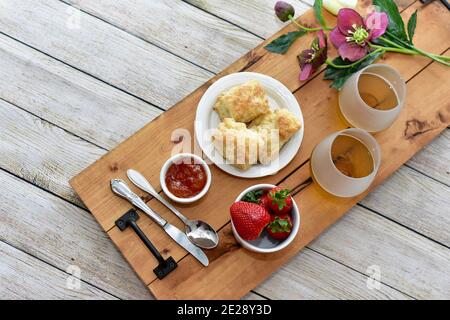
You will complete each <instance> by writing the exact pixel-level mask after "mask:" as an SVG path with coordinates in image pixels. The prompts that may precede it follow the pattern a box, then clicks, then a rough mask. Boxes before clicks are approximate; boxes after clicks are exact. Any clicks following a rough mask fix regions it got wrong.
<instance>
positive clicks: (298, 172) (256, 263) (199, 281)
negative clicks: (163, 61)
mask: <svg viewBox="0 0 450 320" xmlns="http://www.w3.org/2000/svg"><path fill="white" fill-rule="evenodd" d="M396 2H397V4H398V6H399V8H400V9H401V10H402V16H403V19H404V20H405V21H406V20H407V19H409V17H410V16H411V14H412V13H413V12H414V11H415V10H416V9H418V25H417V29H416V35H415V44H416V45H417V46H418V47H420V48H422V49H424V50H426V51H431V52H434V53H439V54H442V53H447V54H448V52H447V51H448V49H449V46H450V25H449V24H448V21H449V20H450V13H449V11H448V10H447V9H446V8H445V7H444V6H443V5H442V4H441V3H439V2H437V1H435V2H433V3H431V4H429V5H422V4H421V3H420V2H419V1H414V0H399V1H396ZM369 5H370V2H368V1H361V2H360V3H359V6H360V8H359V10H360V11H361V12H362V13H364V9H365V8H366V7H367V6H369ZM325 17H326V19H327V22H328V24H329V25H335V19H336V18H335V17H334V16H332V15H330V14H328V13H325ZM299 20H300V21H301V22H302V23H303V24H304V25H310V26H315V25H316V22H315V20H314V15H313V13H312V11H308V12H307V13H305V14H304V15H303V16H302V17H300V18H299ZM293 30H294V27H293V26H292V25H288V26H287V27H285V28H284V29H283V30H281V31H280V32H278V33H277V34H275V35H274V36H273V37H271V38H270V39H268V40H267V41H265V42H264V43H262V44H261V45H260V46H258V47H257V48H255V49H254V50H252V51H250V52H249V53H247V54H246V55H245V56H244V57H242V58H241V59H239V60H238V61H236V62H235V63H234V64H232V65H231V66H230V67H228V68H227V69H226V70H224V71H223V72H221V73H220V74H218V75H217V76H216V77H214V78H213V79H211V80H209V81H208V82H207V83H205V84H204V85H203V86H201V87H200V88H198V89H197V90H196V91H194V92H193V93H192V94H191V95H189V96H188V97H186V98H185V99H184V100H182V101H181V102H179V103H178V104H177V105H175V106H174V107H172V108H171V109H170V110H169V111H167V112H165V113H163V114H162V115H160V116H159V117H158V118H157V119H155V120H154V121H152V122H151V123H149V124H147V125H146V126H145V127H144V128H142V129H141V130H140V131H138V132H137V133H136V134H134V135H133V136H132V137H130V138H129V139H127V140H126V141H125V142H123V143H122V144H120V145H119V146H118V147H116V148H115V149H114V150H112V151H110V152H109V153H108V154H106V155H105V156H103V157H102V158H101V159H100V160H98V161H97V162H95V163H94V164H93V165H91V166H90V167H88V168H87V169H85V170H84V171H83V172H81V173H80V174H79V175H77V176H76V177H74V178H73V179H72V180H71V185H72V187H73V188H74V189H75V190H76V192H77V193H78V194H79V196H80V197H81V199H82V200H83V202H84V203H85V204H86V206H87V207H88V208H89V210H90V211H91V212H92V214H93V215H94V216H95V218H96V219H97V221H98V222H99V224H100V225H101V226H102V227H103V229H104V230H105V232H107V233H108V235H109V236H110V238H111V240H112V241H113V242H114V244H115V245H116V246H117V248H118V249H119V250H120V251H121V252H122V254H123V255H124V256H125V258H126V259H127V261H128V262H129V263H130V265H131V266H132V268H133V269H134V270H135V272H136V273H137V274H138V276H139V277H140V278H141V279H142V281H143V282H144V283H145V285H146V286H147V287H148V288H149V290H150V291H151V292H152V293H153V294H154V295H155V297H156V298H159V299H236V298H240V297H242V296H243V295H245V294H246V293H247V292H248V291H249V290H251V289H253V288H254V287H256V286H257V285H258V284H259V283H260V282H261V281H263V280H264V279H265V278H267V277H268V276H269V275H270V274H271V273H273V272H274V271H276V270H277V269H278V268H279V267H280V266H282V265H283V264H284V263H285V262H287V261H288V260H289V259H291V258H292V257H293V256H294V255H296V254H297V253H298V252H299V250H301V249H302V248H303V247H304V246H305V245H307V244H308V243H309V242H310V241H311V240H313V239H314V238H316V237H317V236H318V235H319V234H320V233H322V232H323V231H324V230H325V229H326V228H328V227H329V226H330V225H331V224H333V223H334V222H335V221H336V220H338V219H339V218H340V217H342V216H343V215H344V213H345V212H346V211H347V210H348V209H350V208H351V207H352V206H353V205H355V204H356V203H357V202H358V201H359V200H361V199H362V198H363V197H364V196H365V194H367V193H368V192H370V190H368V191H367V192H366V193H365V194H363V195H361V196H358V197H355V198H345V199H344V198H335V197H331V196H328V195H326V194H323V193H322V192H321V191H320V190H319V189H318V188H317V186H315V185H314V184H310V185H307V186H306V187H305V188H299V186H301V185H303V184H304V183H305V182H306V181H309V180H310V169H309V157H310V154H311V151H312V149H313V147H314V146H315V145H316V144H317V143H318V142H319V141H321V140H322V139H323V138H324V137H325V136H327V135H329V134H330V133H332V132H335V131H336V130H340V129H344V128H346V127H347V125H346V124H345V123H344V122H343V121H342V120H341V119H340V117H339V116H338V104H337V91H335V90H334V89H330V88H329V82H328V81H324V80H323V79H322V76H323V75H322V74H319V75H318V76H316V77H315V78H313V79H312V80H310V81H308V82H306V83H304V82H300V81H298V74H299V71H300V70H299V66H298V64H297V59H296V55H297V54H298V53H299V52H300V51H301V50H304V49H306V48H307V47H309V45H310V43H311V41H312V39H313V37H314V35H312V34H310V35H307V36H305V37H303V38H302V39H300V40H298V41H297V42H296V43H295V44H294V45H293V46H292V47H291V49H290V50H289V52H288V53H287V54H286V55H276V54H272V53H269V52H267V51H266V50H265V49H264V48H263V47H264V45H266V44H267V43H268V42H269V41H271V40H272V39H274V38H275V37H278V36H279V35H281V34H283V33H286V32H288V31H293ZM329 55H330V56H334V55H335V51H334V49H332V48H330V53H329ZM380 62H381V63H387V64H389V65H391V66H393V67H394V68H395V69H397V70H398V71H399V72H400V73H401V74H402V76H403V77H404V79H405V80H406V81H407V87H408V94H407V99H406V105H405V108H404V109H403V111H402V112H401V114H400V116H399V118H398V119H397V120H396V121H395V123H394V124H393V125H392V126H391V127H390V128H389V129H387V130H385V131H383V132H380V133H377V134H375V135H374V136H375V138H376V139H377V140H378V142H379V143H380V145H381V149H382V164H381V167H380V170H379V172H378V175H377V177H376V179H375V182H374V183H373V185H372V186H371V189H373V188H374V187H375V186H377V185H378V184H380V183H381V182H382V181H383V180H384V179H386V178H387V177H388V176H389V175H390V174H392V173H393V172H394V171H395V170H396V169H397V168H399V167H400V166H401V165H402V164H403V163H405V162H406V161H407V160H408V159H409V158H411V157H412V156H413V155H414V154H415V153H416V152H417V151H418V150H420V149H421V148H422V147H423V146H424V145H426V144H427V143H428V142H430V141H431V140H432V139H433V138H434V137H436V136H437V135H438V134H439V133H440V132H441V131H442V130H443V129H444V128H446V127H447V126H448V125H450V102H449V100H448V94H447V89H448V88H449V87H450V69H449V68H447V67H445V66H443V65H440V64H437V63H435V62H434V63H431V62H430V60H429V59H426V58H423V57H418V56H415V57H412V56H402V55H399V54H386V55H385V57H383V58H382V60H381V61H380ZM244 70H245V71H253V72H260V73H264V74H266V75H269V76H271V77H274V78H276V79H278V80H279V81H281V82H282V83H283V84H285V85H286V86H287V87H288V88H289V89H290V90H291V91H292V92H293V93H294V95H295V97H296V98H297V99H298V101H299V103H300V106H301V108H302V111H303V116H304V120H305V124H304V125H305V135H304V139H303V143H302V146H301V148H300V151H299V152H298V154H297V155H296V157H295V158H294V159H293V160H292V162H291V163H290V164H289V165H288V166H286V167H285V168H284V169H282V170H280V171H279V172H278V173H277V174H275V175H273V176H269V177H265V178H259V179H241V178H237V177H233V176H230V175H228V174H226V173H224V172H222V171H221V170H219V169H218V168H217V167H215V166H214V165H211V172H212V185H211V189H210V191H209V192H208V193H207V195H206V196H205V197H204V198H203V199H201V200H200V201H199V202H197V203H194V204H190V205H178V204H177V205H176V206H177V207H178V208H179V209H180V210H181V211H182V212H183V213H184V214H185V215H186V216H188V217H189V218H192V219H199V218H201V219H203V220H205V221H208V222H209V223H210V224H211V225H212V226H213V227H214V228H215V229H216V230H219V234H220V245H219V246H218V247H217V248H216V249H214V250H209V251H206V254H207V255H208V257H209V260H210V265H209V266H208V267H203V266H202V265H200V263H198V262H197V261H196V260H195V259H194V258H193V257H192V256H190V255H187V253H186V251H184V250H183V249H182V248H181V247H179V246H178V245H177V244H175V243H174V242H173V241H172V240H171V239H170V238H169V237H168V236H167V235H166V234H165V233H164V232H163V231H162V230H161V229H160V228H159V227H157V226H156V225H155V224H154V223H152V221H151V220H150V219H149V218H148V217H147V216H146V215H144V214H141V219H140V220H139V222H138V224H139V226H140V227H141V229H142V230H143V231H144V232H145V233H146V235H147V236H148V237H149V238H150V239H151V240H152V241H153V242H154V244H155V245H156V247H157V248H158V249H159V250H161V251H162V252H163V255H165V256H166V257H168V256H172V257H173V258H174V259H176V260H177V261H178V264H179V266H178V268H177V269H176V270H175V271H174V272H172V273H171V274H170V275H168V276H167V277H166V278H164V279H163V280H158V279H157V278H156V276H155V275H154V273H153V269H154V268H155V267H156V265H157V263H156V261H155V259H154V258H153V256H152V255H151V254H150V252H149V251H148V250H147V248H146V247H145V246H144V245H143V243H142V242H141V241H140V240H139V238H138V237H137V236H136V235H135V234H134V233H133V232H132V231H131V230H126V231H124V232H121V231H120V230H119V229H118V228H117V227H116V226H115V225H114V221H115V220H116V219H117V218H119V217H120V216H121V215H122V214H123V213H125V212H126V211H127V210H128V209H130V206H131V205H130V204H129V203H128V202H127V201H125V200H123V199H121V198H119V197H117V196H116V195H114V194H113V193H112V192H111V189H110V179H112V178H122V179H125V180H127V178H126V170H127V169H129V168H134V169H136V170H138V171H140V172H142V173H143V174H144V175H145V176H146V177H147V178H148V179H149V180H150V182H151V184H153V185H154V186H156V187H157V190H158V191H160V190H161V189H160V186H159V172H160V168H161V167H162V165H163V163H164V162H165V161H166V160H167V158H169V156H170V155H171V154H172V152H173V149H174V148H177V149H178V150H179V151H180V152H181V151H183V147H184V148H186V146H192V147H190V148H188V149H187V150H186V149H185V150H184V151H191V152H192V151H194V150H195V152H196V153H197V154H201V151H199V150H198V147H196V146H195V145H194V134H193V124H194V116H195V111H196V107H197V104H198V102H199V100H200V98H201V96H202V94H203V93H204V92H205V90H206V89H207V88H208V87H209V86H210V85H211V84H212V83H213V82H214V81H216V80H217V79H219V78H220V77H222V76H224V75H226V74H230V73H234V72H240V71H244ZM180 128H182V129H185V130H187V131H188V132H190V136H188V135H185V136H181V137H173V136H172V132H173V131H174V130H175V129H180ZM257 183H273V184H281V185H282V186H284V187H287V188H289V189H294V190H296V193H295V195H294V199H295V201H296V202H297V204H298V205H299V208H300V212H301V226H300V231H299V233H298V235H297V237H296V239H295V240H294V242H293V243H292V244H291V245H290V246H288V247H287V248H286V249H284V250H282V251H280V252H277V253H274V254H257V253H253V252H250V251H247V250H245V249H243V248H242V247H240V246H239V245H238V244H237V243H236V241H235V239H234V237H233V235H232V233H231V228H230V216H229V206H230V205H231V204H232V202H233V201H234V199H235V198H236V197H237V195H238V194H239V193H240V192H241V191H242V190H243V189H244V188H247V187H248V186H251V185H253V184H257ZM130 186H131V187H132V189H133V190H134V191H135V192H136V193H137V194H139V195H141V196H142V197H143V198H144V199H145V201H146V202H147V203H148V204H149V206H150V207H151V208H153V209H154V210H155V211H157V212H158V213H159V214H161V215H162V216H163V217H164V218H165V219H167V220H168V221H169V222H171V223H173V224H174V225H176V226H178V227H179V228H183V225H182V223H181V222H180V221H179V220H178V219H177V218H176V217H175V216H174V215H173V214H171V213H170V212H168V210H167V209H165V208H164V207H163V206H162V205H160V204H159V203H158V202H157V201H155V200H154V199H152V198H151V197H149V196H146V195H144V193H143V192H141V191H140V190H138V189H137V188H135V187H134V186H132V184H131V183H130ZM405 187H406V188H407V187H408V186H405Z"/></svg>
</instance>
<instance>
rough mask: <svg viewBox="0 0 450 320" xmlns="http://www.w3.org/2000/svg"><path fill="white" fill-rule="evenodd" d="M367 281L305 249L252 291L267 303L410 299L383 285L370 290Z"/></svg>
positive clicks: (340, 265)
mask: <svg viewBox="0 0 450 320" xmlns="http://www.w3.org/2000/svg"><path fill="white" fill-rule="evenodd" d="M367 279H368V277H367V276H364V275H363V274H361V273H358V272H355V271H354V270H352V269H350V268H347V267H346V266H343V265H342V264H340V263H337V262H335V261H333V260H331V259H329V258H327V257H324V256H322V255H320V254H318V253H316V252H314V251H312V250H311V249H308V248H305V249H304V250H302V251H301V252H300V253H299V254H298V255H297V256H296V257H295V258H294V259H292V260H291V261H290V262H289V263H287V264H286V265H285V266H283V267H282V268H281V269H279V270H278V271H277V272H276V273H274V274H273V275H272V276H271V277H270V278H269V279H267V280H266V281H264V282H263V283H262V284H261V285H259V286H258V287H257V288H256V289H255V291H256V292H258V293H261V294H262V295H264V296H266V297H268V298H269V299H302V300H304V299H308V300H312V299H376V300H379V299H389V300H391V299H396V300H397V299H401V300H404V299H411V298H410V297H409V296H407V295H405V294H403V293H401V292H399V291H397V290H395V289H392V288H390V287H388V286H386V285H384V284H381V286H380V288H379V290H375V289H370V288H371V287H368V286H367Z"/></svg>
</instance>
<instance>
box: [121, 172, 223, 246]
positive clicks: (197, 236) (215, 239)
mask: <svg viewBox="0 0 450 320" xmlns="http://www.w3.org/2000/svg"><path fill="white" fill-rule="evenodd" d="M127 176H128V179H130V181H131V182H133V184H134V185H135V186H137V187H138V188H140V189H142V190H144V191H145V192H147V193H149V194H150V195H152V196H153V197H154V198H156V199H157V200H158V201H159V202H161V203H162V204H163V205H165V206H166V207H167V208H168V209H169V210H170V211H172V212H173V213H174V214H175V215H176V216H177V217H178V218H179V219H180V220H181V221H183V223H184V224H185V226H186V227H185V233H186V235H187V237H188V238H189V240H190V241H191V242H192V243H193V244H195V245H197V246H198V247H200V248H203V249H213V248H215V247H217V245H218V244H219V236H218V235H217V232H216V231H215V230H214V229H213V228H212V227H211V226H210V225H209V224H207V223H206V222H204V221H201V220H189V219H188V218H186V217H185V216H184V215H183V214H181V212H180V211H178V210H177V209H176V208H175V207H174V206H173V205H172V204H170V203H169V202H168V201H166V200H165V199H164V198H163V197H161V196H160V195H159V194H158V192H156V190H155V189H154V188H153V187H152V186H151V184H150V183H149V182H148V180H147V179H146V178H145V177H144V176H143V175H142V174H140V173H139V172H138V171H136V170H133V169H129V170H128V171H127Z"/></svg>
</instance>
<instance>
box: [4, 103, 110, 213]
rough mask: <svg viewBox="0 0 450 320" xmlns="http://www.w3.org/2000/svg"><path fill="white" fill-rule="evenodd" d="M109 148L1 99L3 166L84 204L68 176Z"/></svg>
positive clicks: (74, 201)
mask: <svg viewBox="0 0 450 320" xmlns="http://www.w3.org/2000/svg"><path fill="white" fill-rule="evenodd" d="M105 153H106V151H105V150H103V149H100V148H98V147H96V146H94V145H92V144H90V143H88V142H86V141H83V140H81V139H80V138H78V137H76V136H74V135H71V134H69V133H67V132H65V131H64V130H62V129H60V128H58V127H55V126H53V125H51V124H49V123H48V122H46V121H43V120H41V119H39V118H37V117H35V116H33V115H31V114H29V113H27V112H25V111H22V110H20V109H19V108H16V107H14V106H13V105H11V104H8V103H6V102H5V101H3V100H0V159H1V160H0V167H1V168H3V169H5V170H7V171H9V172H12V173H13V174H15V175H17V176H20V177H22V178H23V179H25V180H27V181H29V182H31V183H33V184H36V185H38V186H40V187H41V188H44V189H45V190H49V191H51V192H54V193H55V194H57V195H59V196H60V197H62V198H64V199H67V200H69V201H70V202H73V203H75V204H78V205H80V206H83V204H82V202H81V200H80V199H79V197H78V196H77V195H76V193H75V191H74V190H73V189H72V188H71V187H70V186H69V179H70V178H71V177H73V176H75V175H76V174H78V173H79V172H80V171H81V170H82V169H83V168H85V167H87V166H88V165H89V164H91V163H92V162H93V161H95V160H96V159H98V158H100V157H101V156H102V155H103V154H105Z"/></svg>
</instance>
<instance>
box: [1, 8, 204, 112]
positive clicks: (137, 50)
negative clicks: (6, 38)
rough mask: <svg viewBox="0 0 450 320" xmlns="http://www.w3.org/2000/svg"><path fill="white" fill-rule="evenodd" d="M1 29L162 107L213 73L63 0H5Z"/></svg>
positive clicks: (174, 100)
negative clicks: (74, 8) (75, 8)
mask: <svg viewBox="0 0 450 320" xmlns="http://www.w3.org/2000/svg"><path fill="white" fill-rule="evenodd" d="M71 9H72V10H71ZM0 30H2V32H4V33H6V34H8V35H10V36H12V37H14V38H16V39H18V40H20V41H23V42H25V43H27V44H29V45H31V46H33V47H35V48H38V49H39V50H42V51H44V52H45V53H47V54H50V55H51V56H53V57H56V58H58V59H60V60H63V61H65V62H67V63H69V64H70V65H72V66H75V67H77V68H80V69H82V70H84V71H86V72H88V73H89V74H92V75H94V76H96V77H99V78H101V79H103V80H105V81H106V82H108V83H111V84H113V85H115V86H117V87H119V88H122V89H124V90H127V91H128V92H131V93H133V94H134V95H137V96H139V97H141V98H143V99H145V100H147V101H150V102H152V103H154V104H156V105H158V106H160V107H162V108H168V107H170V106H172V105H173V104H174V103H175V102H177V101H178V100H180V99H181V98H183V97H184V96H186V95H187V94H189V93H190V92H191V91H193V90H194V89H195V88H197V87H199V86H200V85H201V84H203V83H204V82H205V81H206V80H207V79H209V78H210V77H211V76H212V75H213V74H212V73H210V72H207V71H205V70H203V69H201V68H199V67H196V66H194V65H192V64H191V63H188V62H186V61H184V60H182V59H180V58H178V57H176V56H174V55H172V54H170V53H168V52H166V51H164V50H162V49H160V48H158V47H156V46H154V45H152V44H149V43H147V42H144V41H142V40H141V39H138V38H137V37H135V36H133V35H130V34H128V33H127V32H125V31H122V30H120V29H118V28H116V27H114V26H112V25H110V24H107V23H105V22H103V21H101V20H99V19H97V18H95V17H92V16H90V15H88V14H85V13H83V12H80V11H77V10H75V12H74V11H73V7H71V6H69V5H67V4H65V3H63V2H60V1H57V0H45V1H44V0H33V1H30V0H27V1H13V0H4V1H2V2H1V3H0Z"/></svg>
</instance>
